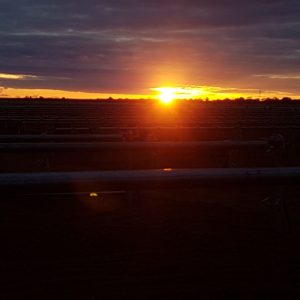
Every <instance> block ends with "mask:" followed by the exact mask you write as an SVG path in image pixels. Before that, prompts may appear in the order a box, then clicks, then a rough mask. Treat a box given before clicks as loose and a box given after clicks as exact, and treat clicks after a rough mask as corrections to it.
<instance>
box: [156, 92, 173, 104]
mask: <svg viewBox="0 0 300 300" xmlns="http://www.w3.org/2000/svg"><path fill="white" fill-rule="evenodd" d="M175 98H176V91H175V89H173V88H161V89H160V95H159V99H160V101H161V102H163V103H165V104H168V103H171V102H172V101H173V100H174V99H175Z"/></svg>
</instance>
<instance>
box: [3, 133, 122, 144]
mask: <svg viewBox="0 0 300 300" xmlns="http://www.w3.org/2000/svg"><path fill="white" fill-rule="evenodd" d="M122 137H123V135H122V134H14V135H12V134H5V135H0V143H4V142H26V141H27V142H28V141H42V142H49V141H95V140H118V139H119V140H120V139H122Z"/></svg>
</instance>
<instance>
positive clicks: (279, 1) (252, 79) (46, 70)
mask: <svg viewBox="0 0 300 300" xmlns="http://www.w3.org/2000/svg"><path fill="white" fill-rule="evenodd" d="M0 41H1V47H0V73H13V74H33V75H37V76H40V78H39V79H38V80H34V79H30V80H24V81H16V80H15V81H12V80H5V81H4V80H1V79H0V86H2V85H7V86H11V87H20V88H21V87H24V88H35V87H38V88H52V89H69V90H70V89H71V90H80V91H91V92H115V93H116V92H120V93H140V92H141V93H142V92H146V91H147V90H148V88H150V87H154V86H157V85H160V84H161V83H162V82H164V81H165V82H168V80H170V81H172V80H173V82H174V84H185V85H202V84H203V85H216V86H222V85H223V86H229V87H240V88H242V87H243V88H259V89H274V87H276V90H286V91H290V92H293V93H298V94H299V95H300V91H299V87H298V85H299V80H298V79H297V78H296V79H295V76H296V75H297V74H300V2H299V1H298V0H269V1H268V0H260V1H259V0H253V1H243V0H223V1H221V0H216V1H213V0H210V1H209V0H197V1H196V0H185V1H184V0H173V1H164V0H160V1H158V0H151V1H150V0H149V1H145V0H144V1H142V0H122V1H120V0H118V1H117V0H110V1H109V0H106V1H105V0H104V1H99V0H85V1H80V0H64V1H61V0H15V1H11V0H10V1H7V0H2V1H1V2H0ZM170 74H172V77H173V79H172V80H171V79H169V78H164V77H169V76H171V75H170ZM268 74H269V75H270V76H266V75H268ZM274 74H275V75H283V74H284V75H285V77H281V78H275V79H274V77H272V75H274ZM257 75H264V76H257ZM289 76H290V77H291V76H294V79H289Z"/></svg>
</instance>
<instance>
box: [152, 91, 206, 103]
mask: <svg viewBox="0 0 300 300" xmlns="http://www.w3.org/2000/svg"><path fill="white" fill-rule="evenodd" d="M152 90H153V91H155V92H157V93H158V95H157V98H158V99H159V100H160V101H161V102H162V103H164V104H170V103H172V102H173V101H174V100H175V99H176V100H177V99H192V98H197V97H199V96H200V95H203V90H202V89H201V88H199V87H198V88H192V87H158V88H152Z"/></svg>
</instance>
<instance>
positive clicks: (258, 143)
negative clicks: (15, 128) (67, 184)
mask: <svg viewBox="0 0 300 300" xmlns="http://www.w3.org/2000/svg"><path fill="white" fill-rule="evenodd" d="M267 147H269V142H268V141H263V140H254V141H234V140H232V141H231V140H224V141H194V142H193V141H188V142H91V143H51V142H49V143H0V152H5V153H7V152H10V153H11V152H26V151H30V152H46V151H58V152H60V151H78V150H81V151H95V150H140V149H144V150H152V149H206V148H225V149H241V148H267Z"/></svg>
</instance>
